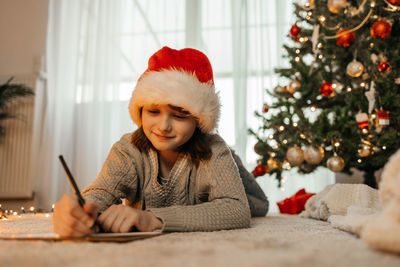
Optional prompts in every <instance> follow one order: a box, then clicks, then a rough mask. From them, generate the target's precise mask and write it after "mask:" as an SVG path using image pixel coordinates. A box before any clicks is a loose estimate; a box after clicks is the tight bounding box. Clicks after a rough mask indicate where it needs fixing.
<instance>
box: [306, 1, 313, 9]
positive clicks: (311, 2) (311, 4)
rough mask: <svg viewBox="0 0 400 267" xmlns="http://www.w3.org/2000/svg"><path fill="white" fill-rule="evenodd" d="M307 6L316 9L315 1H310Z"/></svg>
mask: <svg viewBox="0 0 400 267" xmlns="http://www.w3.org/2000/svg"><path fill="white" fill-rule="evenodd" d="M306 6H307V7H309V8H310V9H313V8H314V7H315V4H314V0H308V2H307V3H306Z"/></svg>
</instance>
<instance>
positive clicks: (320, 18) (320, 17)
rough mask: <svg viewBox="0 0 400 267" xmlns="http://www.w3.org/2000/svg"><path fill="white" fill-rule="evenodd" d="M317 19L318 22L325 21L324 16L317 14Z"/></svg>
mask: <svg viewBox="0 0 400 267" xmlns="http://www.w3.org/2000/svg"><path fill="white" fill-rule="evenodd" d="M318 20H319V21H320V22H325V20H326V18H325V17H324V16H319V17H318Z"/></svg>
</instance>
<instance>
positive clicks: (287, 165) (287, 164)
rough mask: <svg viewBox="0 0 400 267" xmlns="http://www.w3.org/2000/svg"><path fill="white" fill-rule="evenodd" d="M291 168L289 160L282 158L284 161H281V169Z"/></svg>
mask: <svg viewBox="0 0 400 267" xmlns="http://www.w3.org/2000/svg"><path fill="white" fill-rule="evenodd" d="M291 168H292V166H291V165H290V163H289V161H287V160H284V161H283V162H282V169H285V170H290V169H291Z"/></svg>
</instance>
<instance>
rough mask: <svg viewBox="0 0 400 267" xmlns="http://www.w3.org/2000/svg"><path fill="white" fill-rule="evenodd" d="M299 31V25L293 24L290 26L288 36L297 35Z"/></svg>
mask: <svg viewBox="0 0 400 267" xmlns="http://www.w3.org/2000/svg"><path fill="white" fill-rule="evenodd" d="M300 31H301V29H300V27H299V26H297V25H296V24H294V25H293V26H292V28H290V36H292V37H297V36H298V35H299V33H300Z"/></svg>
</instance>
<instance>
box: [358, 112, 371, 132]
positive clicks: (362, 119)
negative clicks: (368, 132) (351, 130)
mask: <svg viewBox="0 0 400 267" xmlns="http://www.w3.org/2000/svg"><path fill="white" fill-rule="evenodd" d="M356 120H357V124H358V128H360V129H361V130H362V129H366V128H368V125H369V124H368V115H367V113H365V112H359V113H357V115H356Z"/></svg>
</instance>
